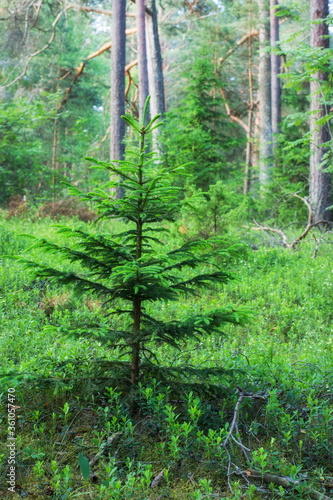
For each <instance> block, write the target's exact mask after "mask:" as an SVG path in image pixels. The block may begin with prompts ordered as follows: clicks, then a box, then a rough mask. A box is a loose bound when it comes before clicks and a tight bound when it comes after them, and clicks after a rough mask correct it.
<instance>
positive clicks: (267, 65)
mask: <svg viewBox="0 0 333 500" xmlns="http://www.w3.org/2000/svg"><path fill="white" fill-rule="evenodd" d="M258 6H259V22H260V27H259V44H260V53H259V91H258V97H259V118H260V125H259V183H260V190H261V191H264V189H265V188H266V187H267V185H268V183H269V181H270V177H271V163H272V125H271V123H272V118H271V116H272V110H271V58H270V53H269V51H268V48H269V47H270V34H269V32H270V29H269V24H270V20H269V0H258Z"/></svg>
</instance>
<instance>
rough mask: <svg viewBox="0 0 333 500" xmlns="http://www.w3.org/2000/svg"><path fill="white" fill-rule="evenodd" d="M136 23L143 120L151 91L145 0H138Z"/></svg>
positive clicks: (140, 112) (140, 113)
mask: <svg viewBox="0 0 333 500" xmlns="http://www.w3.org/2000/svg"><path fill="white" fill-rule="evenodd" d="M136 24H137V44H138V70H139V118H140V120H142V119H143V108H144V105H145V102H146V99H147V97H148V93H149V84H148V64H147V43H146V5H145V0H136Z"/></svg>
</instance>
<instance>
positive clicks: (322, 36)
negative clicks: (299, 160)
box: [309, 0, 332, 222]
mask: <svg viewBox="0 0 333 500" xmlns="http://www.w3.org/2000/svg"><path fill="white" fill-rule="evenodd" d="M310 13H311V21H312V26H311V33H310V40H311V47H312V48H321V49H322V50H324V49H328V48H329V39H328V34H329V32H328V25H327V23H325V22H324V21H323V22H320V23H318V20H320V19H325V18H326V17H327V16H328V13H329V10H328V0H311V2H310ZM325 80H327V73H326V72H325V71H323V70H321V71H318V72H317V73H315V74H314V75H313V78H312V79H311V82H310V95H311V104H310V113H311V114H310V132H311V146H310V190H309V191H310V192H309V194H310V203H311V205H312V207H313V211H314V221H315V222H317V221H319V220H322V219H326V220H332V211H331V210H327V207H329V206H330V205H332V179H331V174H330V173H327V172H324V171H323V168H322V163H323V157H324V155H325V153H326V152H327V148H325V146H324V144H325V143H327V142H328V141H329V140H330V132H329V128H328V124H327V123H326V124H323V125H321V124H318V120H320V119H322V118H323V117H324V116H325V115H326V114H327V112H328V110H327V109H326V106H325V104H324V102H323V99H322V94H321V91H320V89H321V82H323V81H325Z"/></svg>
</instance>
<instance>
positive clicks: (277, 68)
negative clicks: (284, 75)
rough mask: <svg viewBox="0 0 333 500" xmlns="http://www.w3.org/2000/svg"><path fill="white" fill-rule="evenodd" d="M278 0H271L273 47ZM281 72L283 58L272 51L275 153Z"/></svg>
mask: <svg viewBox="0 0 333 500" xmlns="http://www.w3.org/2000/svg"><path fill="white" fill-rule="evenodd" d="M278 5H279V4H278V0H270V6H271V12H270V18H271V48H272V49H275V48H279V42H280V33H279V31H280V30H279V18H278V17H277V16H276V12H277V7H278ZM280 72H281V59H280V55H279V54H275V53H274V51H273V52H272V53H271V75H272V81H271V93H272V134H273V143H272V146H273V148H272V149H273V155H274V154H275V153H276V147H277V137H276V134H278V133H279V132H280V122H281V82H280V78H279V77H278V75H279V74H280Z"/></svg>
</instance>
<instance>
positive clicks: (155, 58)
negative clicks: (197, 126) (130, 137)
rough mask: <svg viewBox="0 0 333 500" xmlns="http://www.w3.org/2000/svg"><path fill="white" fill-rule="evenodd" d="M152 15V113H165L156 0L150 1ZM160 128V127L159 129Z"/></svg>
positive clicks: (149, 37) (149, 45) (149, 36)
mask: <svg viewBox="0 0 333 500" xmlns="http://www.w3.org/2000/svg"><path fill="white" fill-rule="evenodd" d="M150 10H151V16H147V18H146V20H147V50H148V55H149V60H148V76H149V93H150V95H151V101H150V110H151V115H152V116H155V115H157V114H161V115H163V114H164V113H165V96H164V78H163V61H162V52H161V45H160V39H159V34H158V17H157V9H156V0H151V2H150ZM157 130H158V129H157Z"/></svg>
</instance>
